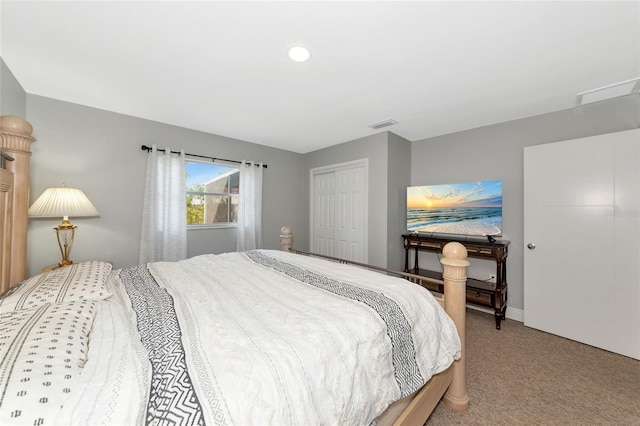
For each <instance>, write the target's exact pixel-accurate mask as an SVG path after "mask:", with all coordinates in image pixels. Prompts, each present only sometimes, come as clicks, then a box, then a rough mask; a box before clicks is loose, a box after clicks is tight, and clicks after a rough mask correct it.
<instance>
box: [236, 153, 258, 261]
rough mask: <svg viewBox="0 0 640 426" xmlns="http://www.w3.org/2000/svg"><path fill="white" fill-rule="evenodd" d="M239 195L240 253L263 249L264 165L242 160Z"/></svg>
mask: <svg viewBox="0 0 640 426" xmlns="http://www.w3.org/2000/svg"><path fill="white" fill-rule="evenodd" d="M239 192H240V194H239V195H238V251H246V250H254V249H259V248H262V163H254V162H249V161H245V160H242V165H241V166H240V188H239Z"/></svg>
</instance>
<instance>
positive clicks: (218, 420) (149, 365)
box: [58, 250, 460, 425]
mask: <svg viewBox="0 0 640 426" xmlns="http://www.w3.org/2000/svg"><path fill="white" fill-rule="evenodd" d="M117 280H118V282H117V283H116V284H117V285H114V286H113V287H114V288H113V291H112V292H113V293H114V297H113V299H114V300H109V302H111V303H114V301H115V302H117V301H118V299H120V301H119V303H118V305H119V306H120V305H122V306H125V307H126V309H123V310H122V311H123V312H124V316H123V317H122V318H119V317H118V315H116V314H115V313H113V312H115V311H116V310H117V309H115V308H113V309H112V310H113V312H110V313H109V315H102V316H101V315H100V312H102V311H104V309H102V310H100V309H99V310H98V314H97V315H96V319H95V324H94V328H95V329H96V330H97V331H96V335H95V336H94V335H93V334H92V336H91V340H90V343H89V354H88V362H87V364H86V366H85V372H83V374H82V378H81V379H82V381H83V384H82V385H81V386H77V390H76V391H74V394H73V395H72V396H71V397H70V398H69V399H68V401H67V403H65V406H64V407H63V410H62V413H61V414H60V416H59V418H58V420H59V422H60V423H76V424H77V423H78V422H81V423H91V424H97V423H103V424H118V423H128V424H134V423H135V424H143V423H144V424H153V425H161V424H185V425H187V424H188V425H197V424H220V425H225V424H237V425H245V424H349V425H352V424H353V425H356V424H361V425H367V424H370V423H371V422H372V421H374V420H375V418H376V417H377V416H379V415H380V414H381V413H382V412H383V411H384V410H385V409H386V408H387V407H388V406H389V405H390V404H391V403H393V402H394V401H396V400H398V399H400V398H401V397H403V396H406V395H408V394H410V393H412V392H413V391H415V390H417V389H419V388H420V387H421V386H422V385H423V384H424V383H426V381H428V380H429V378H430V377H431V376H432V375H434V374H437V373H439V372H440V371H443V370H444V369H446V368H447V367H448V366H449V365H450V364H451V363H452V362H453V360H454V359H456V358H457V357H458V356H459V353H460V343H459V340H458V336H457V334H456V332H455V326H454V325H453V323H452V321H451V320H450V319H449V318H448V316H447V315H446V314H445V313H444V311H443V310H442V308H441V307H440V306H439V305H438V303H437V302H436V301H435V299H434V298H433V297H432V296H431V294H430V293H429V292H428V291H426V290H424V289H422V288H421V287H419V286H416V285H415V284H411V283H409V282H407V281H405V280H402V279H396V278H390V277H388V276H385V275H382V274H379V273H375V272H371V271H367V270H363V269H361V268H356V267H353V266H349V265H342V264H337V263H330V262H327V261H324V260H321V259H315V258H310V257H304V256H299V255H295V254H291V253H285V252H280V251H268V250H258V251H252V252H246V253H229V254H224V255H217V256H214V255H205V256H198V257H194V258H191V259H188V260H185V261H181V262H175V263H168V262H158V263H151V264H148V265H141V266H138V267H134V268H128V269H123V270H121V271H120V272H119V274H118V276H117ZM123 290H124V291H123ZM105 302H107V301H105ZM114 306H115V305H114ZM125 328H128V331H127V332H126V333H123V330H124V329H125ZM111 329H113V330H111ZM94 331H95V330H94ZM111 334H113V335H111ZM94 340H98V341H97V342H95V343H94ZM100 341H107V342H110V343H108V344H109V345H110V346H112V350H113V353H112V354H111V355H110V356H109V357H106V356H104V355H102V356H99V355H98V354H94V353H93V352H92V350H93V349H95V350H96V351H97V350H98V349H96V348H100V350H103V351H104V349H105V347H104V344H100ZM113 342H116V343H113ZM92 344H93V346H92ZM98 358H101V359H98ZM97 383H100V385H97Z"/></svg>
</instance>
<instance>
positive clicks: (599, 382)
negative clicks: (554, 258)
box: [426, 309, 640, 426]
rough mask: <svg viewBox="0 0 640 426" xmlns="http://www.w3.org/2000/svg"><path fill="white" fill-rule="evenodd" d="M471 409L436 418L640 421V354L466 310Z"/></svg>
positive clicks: (440, 410) (441, 412) (442, 411)
mask: <svg viewBox="0 0 640 426" xmlns="http://www.w3.org/2000/svg"><path fill="white" fill-rule="evenodd" d="M467 389H468V392H469V398H470V400H471V403H470V408H469V410H468V411H466V412H456V411H453V410H451V409H450V408H449V407H447V406H446V405H444V403H442V402H440V404H439V405H438V406H437V407H436V409H435V411H434V412H433V414H432V415H431V417H430V418H429V420H428V421H427V423H426V424H427V425H428V426H436V425H640V361H637V360H634V359H631V358H627V357H624V356H621V355H617V354H614V353H611V352H607V351H604V350H601V349H597V348H594V347H591V346H587V345H583V344H581V343H577V342H574V341H572V340H568V339H564V338H561V337H558V336H554V335H551V334H548V333H544V332H541V331H538V330H534V329H532V328H528V327H525V326H524V325H523V324H522V323H521V322H517V321H513V320H507V321H505V322H503V323H502V330H496V329H495V321H494V319H493V316H492V315H490V314H485V313H482V312H478V311H475V310H470V309H467Z"/></svg>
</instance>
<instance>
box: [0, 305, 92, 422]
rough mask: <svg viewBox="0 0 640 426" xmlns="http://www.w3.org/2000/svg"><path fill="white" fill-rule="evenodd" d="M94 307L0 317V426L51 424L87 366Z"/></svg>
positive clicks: (38, 309) (20, 312) (43, 307)
mask: <svg viewBox="0 0 640 426" xmlns="http://www.w3.org/2000/svg"><path fill="white" fill-rule="evenodd" d="M95 313H96V302H94V301H91V300H79V301H73V302H68V303H61V304H52V303H49V304H44V305H41V306H39V307H36V308H32V309H21V310H18V311H13V312H8V313H4V314H0V388H1V389H2V391H3V395H2V398H1V399H0V424H6V425H9V424H10V425H36V424H38V425H39V424H52V423H53V421H54V420H55V416H56V415H57V413H58V411H59V410H60V407H61V406H62V405H63V403H64V400H65V399H66V398H67V397H68V396H69V394H70V393H71V390H72V388H73V386H74V383H76V382H77V379H78V377H79V376H80V374H81V372H82V369H83V367H84V364H85V362H86V360H87V341H88V338H89V332H90V330H91V326H92V323H93V319H94V317H95Z"/></svg>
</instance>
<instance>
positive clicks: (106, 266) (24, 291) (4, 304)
mask: <svg viewBox="0 0 640 426" xmlns="http://www.w3.org/2000/svg"><path fill="white" fill-rule="evenodd" d="M111 268H112V266H111V264H110V263H108V262H98V261H90V262H81V263H74V264H72V265H69V266H65V267H63V268H58V269H54V270H52V271H49V272H45V273H42V274H38V275H35V276H33V277H31V278H27V279H26V280H24V281H22V282H21V283H19V284H16V285H15V286H14V287H12V288H10V289H9V290H8V291H7V292H5V293H4V294H3V295H1V296H0V314H1V313H5V312H11V311H17V310H20V309H30V308H35V307H38V306H41V305H44V304H47V303H63V302H70V301H74V300H84V299H87V300H102V299H106V298H107V297H109V296H111V293H109V291H108V290H107V288H106V286H105V285H106V282H107V278H108V277H109V272H111Z"/></svg>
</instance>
